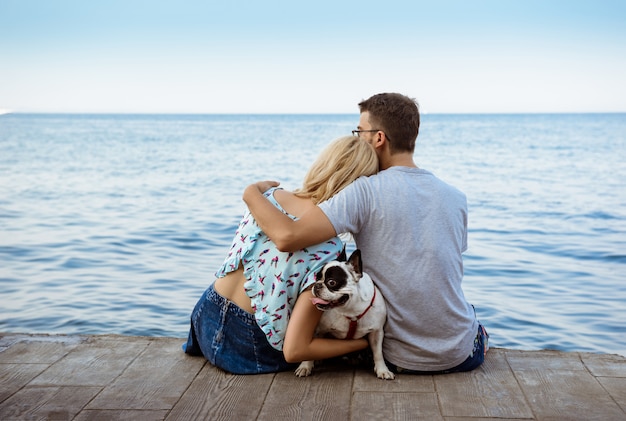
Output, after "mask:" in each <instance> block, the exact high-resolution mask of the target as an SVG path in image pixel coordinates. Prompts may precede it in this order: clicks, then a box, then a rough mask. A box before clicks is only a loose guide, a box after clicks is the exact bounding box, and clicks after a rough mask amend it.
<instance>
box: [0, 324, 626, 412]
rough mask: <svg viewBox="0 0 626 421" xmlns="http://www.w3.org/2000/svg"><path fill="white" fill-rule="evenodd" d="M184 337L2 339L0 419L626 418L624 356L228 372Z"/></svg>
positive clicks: (511, 353) (542, 355) (530, 354)
mask: <svg viewBox="0 0 626 421" xmlns="http://www.w3.org/2000/svg"><path fill="white" fill-rule="evenodd" d="M183 342H184V339H182V338H153V337H127V336H110V335H105V336H64V335H27V334H14V333H5V334H0V420H3V421H7V420H31V419H37V420H39V419H42V420H44V419H51V420H142V421H143V420H271V421H275V420H316V421H317V420H341V421H344V420H355V421H357V420H358V421H361V420H384V421H388V420H428V421H433V420H447V421H452V420H474V421H480V420H482V421H485V420H568V421H570V420H584V421H589V420H602V421H607V420H626V358H624V357H622V356H618V355H607V354H592V353H579V352H558V351H517V350H509V349H502V348H495V349H493V348H492V349H491V350H490V351H489V352H488V354H487V357H486V360H485V363H484V364H483V366H482V367H480V368H478V369H477V370H475V371H473V372H470V373H459V374H446V375H435V376H429V375H424V376H415V375H402V374H400V375H397V376H396V380H387V381H385V380H380V379H378V378H376V376H375V375H374V373H373V372H372V371H369V370H366V369H363V368H354V367H349V366H342V365H337V364H324V365H321V366H319V367H316V369H315V371H314V374H313V375H312V376H311V377H308V378H297V377H295V376H294V374H293V373H291V372H285V373H277V374H264V375H255V376H237V375H232V374H227V373H225V372H224V371H222V370H220V369H217V368H215V367H213V366H211V365H210V364H209V363H207V362H206V361H205V360H204V359H203V358H198V357H190V356H188V355H186V354H184V353H183V352H182V350H181V345H182V343H183Z"/></svg>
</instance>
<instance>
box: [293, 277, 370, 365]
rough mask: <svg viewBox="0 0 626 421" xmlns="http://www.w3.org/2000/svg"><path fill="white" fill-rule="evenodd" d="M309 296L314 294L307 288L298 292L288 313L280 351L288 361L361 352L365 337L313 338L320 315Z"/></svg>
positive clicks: (364, 344)
mask: <svg viewBox="0 0 626 421" xmlns="http://www.w3.org/2000/svg"><path fill="white" fill-rule="evenodd" d="M312 297H313V294H312V293H311V289H310V288H309V289H307V290H306V291H304V292H303V293H302V294H300V296H299V297H298V300H297V301H296V305H295V306H294V308H293V312H292V313H291V318H290V319H289V324H288V325H287V332H286V333H285V342H284V344H283V354H284V355H285V360H287V362H290V363H295V362H301V361H311V360H324V359H327V358H332V357H338V356H340V355H345V354H349V353H351V352H355V351H360V350H362V349H365V348H367V347H368V342H367V339H365V338H360V339H331V338H316V337H314V335H315V328H316V327H317V324H318V323H319V321H320V318H321V317H322V312H321V311H320V310H318V309H317V308H316V307H315V306H314V305H313V303H312V302H311V298H312Z"/></svg>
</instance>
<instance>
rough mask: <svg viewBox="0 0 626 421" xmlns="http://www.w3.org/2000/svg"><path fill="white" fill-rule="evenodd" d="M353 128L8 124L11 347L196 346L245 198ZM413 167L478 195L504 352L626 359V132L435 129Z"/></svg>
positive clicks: (480, 242)
mask: <svg viewBox="0 0 626 421" xmlns="http://www.w3.org/2000/svg"><path fill="white" fill-rule="evenodd" d="M357 122H358V115H356V114H355V115H50V114H39V115H37V114H8V115H2V116H0V332H26V333H68V334H103V333H114V334H124V335H149V336H174V337H181V338H183V337H185V336H186V335H187V330H188V324H189V315H190V312H191V310H192V308H193V306H194V304H195V302H196V300H197V299H198V298H199V297H200V295H201V294H202V292H203V291H204V290H205V289H206V287H207V286H208V285H209V284H210V283H211V282H212V281H213V279H214V275H213V274H214V272H215V271H216V269H217V268H218V266H219V265H220V264H221V262H222V259H223V258H224V256H225V253H226V252H227V250H228V248H229V246H230V241H231V238H232V236H233V235H234V231H235V228H236V226H237V223H238V221H239V218H240V217H241V215H242V213H243V211H244V204H243V202H242V200H241V195H242V192H243V190H244V188H245V187H246V186H247V185H248V184H250V183H252V182H254V181H257V180H264V179H273V180H278V181H280V182H281V183H282V185H283V187H285V188H287V189H293V188H296V187H298V186H299V183H300V181H301V180H302V178H303V176H304V174H305V172H306V169H307V168H308V166H309V164H310V163H311V162H312V161H313V159H314V158H315V157H316V155H317V154H318V152H319V151H320V150H321V149H322V148H323V147H324V146H325V145H326V144H327V143H328V142H329V141H331V140H332V139H334V138H337V137H339V136H342V135H345V134H349V133H350V131H351V130H352V129H354V128H355V126H356V125H357ZM415 161H416V162H417V164H418V165H419V166H420V167H422V168H425V169H428V170H430V171H432V172H434V173H435V174H436V175H438V176H439V177H440V178H442V179H443V180H445V181H447V182H448V183H450V184H452V185H454V186H456V187H458V188H459V189H461V190H462V191H464V192H465V193H466V195H467V198H468V206H469V212H470V215H469V249H468V251H467V252H466V253H465V257H464V259H465V260H464V263H465V278H464V282H463V285H464V290H465V294H466V296H467V299H468V300H469V301H470V302H471V303H473V304H474V305H475V307H476V309H477V313H478V317H479V318H480V320H481V321H482V322H483V323H484V324H485V326H486V327H487V329H488V331H489V333H490V335H491V339H490V343H491V344H492V345H494V346H498V347H508V348H515V349H543V348H548V349H558V350H566V351H592V352H607V353H618V354H621V355H626V191H625V189H624V180H626V164H625V163H626V114H555V115H547V114H530V115H431V114H426V115H424V116H423V117H422V126H421V131H420V136H419V138H418V143H417V147H416V152H415ZM398 235H402V234H401V233H398ZM382 249H383V250H384V247H382ZM391 305H393V304H392V303H391ZM415 305H416V306H419V305H420V304H419V301H418V300H417V299H416V303H415ZM407 317H410V315H407Z"/></svg>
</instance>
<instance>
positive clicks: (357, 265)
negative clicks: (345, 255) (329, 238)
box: [348, 249, 363, 275]
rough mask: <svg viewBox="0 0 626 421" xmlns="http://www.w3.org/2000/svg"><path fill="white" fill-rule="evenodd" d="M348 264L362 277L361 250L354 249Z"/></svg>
mask: <svg viewBox="0 0 626 421" xmlns="http://www.w3.org/2000/svg"><path fill="white" fill-rule="evenodd" d="M348 264H349V265H350V266H352V269H354V271H355V272H356V273H358V274H359V275H363V262H362V261H361V250H359V249H356V250H354V252H352V254H351V255H350V258H349V259H348Z"/></svg>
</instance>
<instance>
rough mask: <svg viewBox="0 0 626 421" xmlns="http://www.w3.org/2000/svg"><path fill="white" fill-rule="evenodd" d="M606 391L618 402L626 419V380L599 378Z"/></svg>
mask: <svg viewBox="0 0 626 421" xmlns="http://www.w3.org/2000/svg"><path fill="white" fill-rule="evenodd" d="M597 380H598V381H599V382H600V384H601V385H602V387H603V388H604V390H606V391H607V392H608V393H609V395H611V397H612V398H613V399H614V400H615V402H617V404H618V405H619V406H620V408H622V411H624V413H625V414H624V419H626V378H625V377H597Z"/></svg>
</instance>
